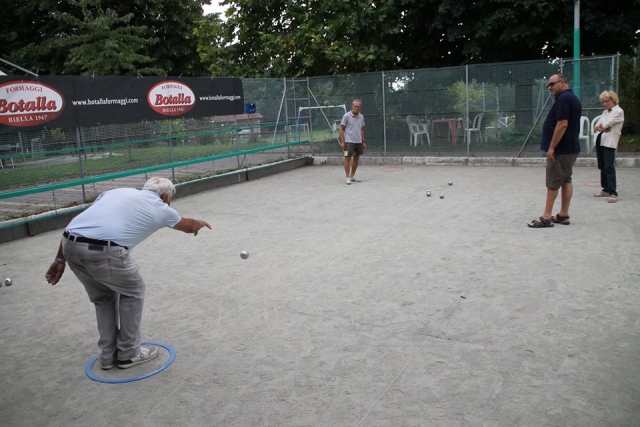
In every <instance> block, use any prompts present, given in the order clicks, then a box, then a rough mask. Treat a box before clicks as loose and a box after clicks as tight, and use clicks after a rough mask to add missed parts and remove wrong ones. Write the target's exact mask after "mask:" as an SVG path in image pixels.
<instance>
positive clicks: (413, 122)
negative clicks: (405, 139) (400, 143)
mask: <svg viewBox="0 0 640 427" xmlns="http://www.w3.org/2000/svg"><path fill="white" fill-rule="evenodd" d="M407 126H409V132H410V136H409V147H411V146H412V145H415V146H416V147H417V146H418V137H420V136H422V135H426V136H427V143H428V144H429V146H430V145H431V137H430V136H429V122H426V123H425V122H421V121H420V120H419V119H418V118H417V117H416V116H407ZM420 144H424V143H423V142H422V139H420Z"/></svg>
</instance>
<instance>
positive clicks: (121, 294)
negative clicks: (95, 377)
mask: <svg viewBox="0 0 640 427" xmlns="http://www.w3.org/2000/svg"><path fill="white" fill-rule="evenodd" d="M175 193H176V189H175V186H174V185H173V183H172V182H171V181H170V180H168V179H166V178H158V177H154V178H151V179H149V180H148V181H147V183H146V184H145V185H144V188H143V189H142V190H137V189H134V188H117V189H114V190H110V191H106V192H104V193H102V194H100V196H98V198H97V199H96V201H95V202H94V203H93V204H92V205H91V206H90V207H89V208H88V209H87V210H85V211H84V212H82V213H80V214H79V215H78V216H76V217H75V218H74V219H73V220H72V221H71V222H70V223H69V225H68V226H67V228H66V229H65V231H64V233H63V238H62V241H61V242H60V245H59V247H58V254H57V255H56V258H55V261H54V262H53V263H52V264H51V266H50V267H49V269H48V270H47V272H46V274H45V278H46V279H47V282H49V283H50V284H51V285H55V284H56V283H58V282H59V281H60V278H61V277H62V274H63V273H64V270H65V265H66V264H67V263H69V268H71V271H73V273H74V274H75V275H76V277H77V278H78V280H80V282H81V283H82V284H83V285H84V288H85V290H86V291H87V294H88V295H89V300H90V301H91V302H92V303H93V304H94V306H95V309H96V318H97V323H98V333H99V335H100V339H99V341H98V346H99V347H100V349H101V350H102V352H101V354H100V356H99V361H100V364H101V365H102V369H104V370H108V369H111V368H113V367H114V366H116V365H117V366H118V367H119V368H121V369H126V368H130V367H132V366H135V365H139V364H140V363H144V362H148V361H149V360H151V359H153V358H154V357H156V356H157V355H158V349H157V348H153V349H152V348H147V347H143V346H141V345H140V343H141V341H142V337H141V334H140V325H141V322H142V308H143V305H144V296H145V289H146V285H145V283H144V280H143V279H142V276H141V275H140V271H139V268H138V264H137V263H136V262H135V261H134V260H133V258H131V256H130V255H129V254H130V252H131V250H132V249H133V248H134V247H135V246H136V245H137V244H139V243H140V242H142V241H143V240H144V239H146V238H147V237H149V236H150V235H151V234H153V233H154V232H156V231H157V230H159V229H161V228H164V227H170V228H173V229H174V230H178V231H182V232H185V233H193V235H197V234H198V231H199V230H200V229H201V228H202V227H207V228H209V229H211V226H210V225H209V224H208V223H207V222H206V221H203V220H199V219H192V218H183V217H181V216H180V214H179V213H178V212H177V211H176V210H175V209H173V208H171V207H170V204H171V199H172V198H173V196H174V195H175ZM118 317H119V318H118Z"/></svg>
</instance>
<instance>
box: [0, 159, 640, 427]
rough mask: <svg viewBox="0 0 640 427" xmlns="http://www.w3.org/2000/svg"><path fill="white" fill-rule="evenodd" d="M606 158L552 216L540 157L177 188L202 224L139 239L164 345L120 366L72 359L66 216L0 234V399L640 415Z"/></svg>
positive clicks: (260, 418) (171, 420)
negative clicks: (531, 224) (602, 186)
mask: <svg viewBox="0 0 640 427" xmlns="http://www.w3.org/2000/svg"><path fill="white" fill-rule="evenodd" d="M617 172H618V180H619V181H620V188H619V193H620V198H619V201H618V203H616V204H608V203H607V202H606V199H600V198H594V197H593V193H595V192H596V191H597V190H599V188H597V187H595V185H597V180H598V177H599V173H598V171H597V170H596V169H595V168H576V169H575V170H574V197H573V202H572V207H571V225H569V226H562V225H556V226H555V227H553V228H549V229H529V228H528V227H527V226H526V223H527V222H528V221H530V220H531V219H533V218H537V217H538V216H540V214H541V213H542V208H543V205H544V198H545V194H546V190H545V188H544V169H543V168H541V167H470V166H379V165H376V166H374V165H361V166H360V168H359V170H358V175H359V177H360V178H361V179H362V180H363V182H361V183H354V184H352V185H351V186H347V185H345V184H344V172H343V170H342V167H341V166H328V165H325V166H313V167H305V168H301V169H297V170H295V171H291V172H287V173H283V174H279V175H274V176H270V177H267V178H263V179H260V180H257V181H251V182H246V183H242V184H238V185H234V186H230V187H225V188H221V189H216V190H212V191H208V192H204V193H200V194H197V195H193V196H188V197H184V198H179V199H177V200H176V201H175V202H174V204H173V205H174V207H176V208H177V209H178V211H179V212H180V213H181V214H183V215H184V216H188V217H197V218H203V219H206V220H208V221H209V222H210V223H211V224H212V226H213V230H212V231H209V230H202V231H201V233H200V234H199V235H198V236H196V237H193V236H188V235H185V234H182V233H178V232H175V231H173V230H161V231H159V232H157V233H156V234H154V235H153V236H151V237H150V238H149V239H147V240H146V241H145V242H143V243H142V244H140V245H139V246H138V247H137V248H135V250H134V252H133V256H134V258H135V259H136V260H137V261H138V263H139V264H140V267H141V269H142V273H143V276H144V277H145V279H146V281H147V300H146V301H147V302H146V306H145V314H144V317H143V340H144V341H158V342H164V343H167V344H169V345H171V346H172V347H173V348H174V349H175V351H176V354H177V357H176V360H175V362H174V363H173V364H172V365H171V366H170V367H169V368H168V369H166V370H165V371H163V372H161V373H159V374H157V375H154V376H152V377H150V378H147V379H144V380H141V381H136V382H131V383H125V384H102V383H98V382H95V381H92V380H90V379H89V378H87V376H86V375H85V372H84V368H85V366H86V364H87V363H88V361H89V360H90V359H91V358H92V357H93V356H94V355H95V354H96V352H97V346H96V342H97V331H96V327H95V315H94V311H93V307H92V306H91V304H90V303H89V301H88V298H87V297H86V294H85V293H84V290H83V289H82V286H81V285H80V283H79V282H78V281H77V279H75V277H74V276H73V274H72V273H71V272H70V271H67V272H66V274H65V276H64V277H63V279H62V281H61V282H60V283H59V284H58V285H56V286H55V287H53V288H52V287H50V286H49V285H47V284H46V282H45V280H44V272H45V270H46V268H47V267H48V265H49V263H50V261H51V260H52V259H53V257H54V255H55V249H56V246H57V244H58V242H59V239H60V234H61V231H62V230H60V232H50V233H46V234H42V235H38V236H35V237H32V238H28V239H22V240H18V241H14V242H10V243H5V244H2V245H0V253H1V254H2V255H1V259H2V261H0V272H1V274H2V276H3V277H12V279H13V281H14V284H13V285H12V286H10V287H2V288H0V301H1V302H2V310H0V321H1V322H2V324H3V326H4V328H2V329H1V330H0V342H1V343H2V345H1V346H0V378H2V383H3V387H2V388H1V389H0V403H1V405H0V417H1V418H0V419H2V420H3V425H7V426H73V425H77V426H86V425H92V426H112V425H139V426H176V425H184V426H212V425H215V426H278V425H279V426H547V425H548V426H556V425H563V426H565V425H566V426H605V425H607V426H608V425H616V426H634V425H637V419H640V405H638V401H639V399H640V392H639V391H638V390H640V387H639V386H640V363H639V362H640V351H639V350H640V339H639V336H640V331H639V326H640V321H638V315H637V312H638V303H639V302H640V293H639V291H638V288H637V284H638V282H639V279H640V268H639V267H638V261H637V260H638V259H640V245H639V243H638V242H640V239H639V234H640V224H639V223H638V221H637V212H638V211H639V209H638V208H639V207H640V206H639V205H640V203H639V200H640V194H639V193H640V171H639V170H638V169H637V168H619V169H618V170H617ZM448 181H452V183H453V185H452V186H449V185H447V183H448ZM427 189H431V190H432V196H431V197H429V198H428V197H426V190H427ZM440 193H444V195H445V198H444V199H442V200H441V199H439V197H438V196H439V194H440ZM557 203H559V202H557ZM557 209H559V205H558V207H557V208H556V210H557ZM243 249H246V250H248V251H249V253H250V257H249V259H247V260H243V259H241V258H240V251H241V250H243ZM167 358H168V353H166V352H164V351H163V350H162V349H161V354H160V356H159V357H158V360H154V361H153V362H149V363H147V364H143V365H140V366H137V367H134V368H131V369H129V370H123V371H119V370H112V371H109V372H106V373H104V372H102V371H100V370H99V369H97V370H95V369H94V371H93V372H94V373H96V374H97V375H103V376H104V377H105V378H124V377H127V376H138V375H142V374H144V373H146V372H149V371H150V370H153V369H156V368H157V367H159V366H161V365H162V364H163V363H164V362H165V361H166V360H167Z"/></svg>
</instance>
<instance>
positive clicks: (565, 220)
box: [551, 214, 571, 225]
mask: <svg viewBox="0 0 640 427" xmlns="http://www.w3.org/2000/svg"><path fill="white" fill-rule="evenodd" d="M569 218H571V217H570V216H562V215H560V214H555V216H552V217H551V222H553V223H555V224H562V225H569V224H571V221H569Z"/></svg>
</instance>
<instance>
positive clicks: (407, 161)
mask: <svg viewBox="0 0 640 427" xmlns="http://www.w3.org/2000/svg"><path fill="white" fill-rule="evenodd" d="M343 162H344V158H343V157H339V156H318V157H313V164H314V165H341V164H343ZM545 162H546V161H545V158H544V157H535V158H530V157H528V158H513V157H393V156H391V157H367V156H363V157H361V158H360V164H361V165H410V166H423V165H424V166H544V165H545ZM639 165H640V162H638V159H637V158H635V157H622V158H618V159H616V167H618V168H637V167H639ZM575 166H576V167H593V168H595V167H597V160H596V159H595V158H578V160H576V165H575Z"/></svg>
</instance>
